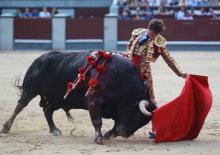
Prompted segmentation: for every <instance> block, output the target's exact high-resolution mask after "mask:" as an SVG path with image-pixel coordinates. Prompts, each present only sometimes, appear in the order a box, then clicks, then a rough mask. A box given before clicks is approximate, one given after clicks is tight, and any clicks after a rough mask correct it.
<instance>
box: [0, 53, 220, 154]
mask: <svg viewBox="0 0 220 155" xmlns="http://www.w3.org/2000/svg"><path fill="white" fill-rule="evenodd" d="M42 53H43V52H42V51H41V52H40V51H30V52H18V51H17V52H12V51H9V52H8V51H5V52H1V53H0V129H1V126H2V124H3V123H4V122H5V121H6V120H7V119H8V118H9V117H10V116H11V114H12V112H13V110H14V108H15V106H16V103H17V100H18V98H19V96H18V95H17V93H18V92H17V90H16V89H15V88H14V87H13V82H14V80H15V79H16V77H18V76H19V75H21V77H23V76H24V74H25V72H26V70H27V68H28V66H29V65H30V64H31V63H32V61H33V60H34V59H35V58H37V57H38V56H40V55H41V54H42ZM171 55H172V56H173V57H174V58H175V59H176V61H177V62H178V64H179V66H181V68H182V70H183V71H185V72H188V73H193V74H201V75H207V76H208V77H209V83H210V88H211V90H212V93H213V99H214V101H213V106H212V108H211V111H210V113H209V115H208V117H207V119H206V121H205V124H204V126H203V128H202V131H201V132H200V135H199V136H198V138H197V139H195V140H191V141H180V142H169V143H159V144H155V143H154V142H153V141H152V140H151V139H148V138H146V136H145V133H146V132H148V131H149V130H150V129H151V124H148V125H146V126H145V127H142V128H141V129H139V130H138V131H137V132H136V133H135V134H134V136H131V137H130V138H128V139H124V138H120V137H118V138H116V139H113V140H111V141H110V143H109V144H107V145H104V146H101V145H97V144H96V143H95V142H94V128H93V126H92V124H91V122H90V118H89V114H88V111H83V110H71V113H72V115H73V117H74V120H73V122H69V121H68V120H67V119H66V116H65V113H64V112H63V111H62V110H58V111H56V112H55V114H54V121H55V123H56V125H57V127H58V128H59V129H61V130H62V133H63V135H62V136H57V137H54V136H52V135H51V134H50V133H49V130H48V125H47V123H46V120H45V118H44V114H43V111H42V109H41V108H40V107H39V104H38V103H39V97H36V98H35V99H34V100H32V101H31V102H30V103H29V105H28V106H27V107H26V108H25V109H24V110H23V111H22V112H21V113H20V114H19V115H18V116H17V118H16V119H15V122H14V124H13V126H12V128H11V131H10V133H9V134H7V135H5V134H0V154H1V155H4V154H16V155H17V154H18V155H21V154H27V155H30V154H37V155H39V154H47V155H52V154H73V155H77V154H90V155H98V154H100V155H102V154H109V155H115V154H120V155H133V154H138V155H146V154H155V155H159V154H160V155H163V154H175V155H177V154H192V155H197V154H198V155H219V154H220V93H219V92H220V73H219V71H220V52H172V53H171ZM152 70H153V77H154V87H155V94H156V97H157V101H158V102H159V105H163V104H164V103H166V102H168V101H170V100H172V99H173V98H175V97H176V96H178V95H179V93H180V91H181V90H182V87H183V85H184V80H183V79H182V78H179V77H177V76H176V75H175V74H174V73H173V72H172V70H171V69H169V67H168V66H167V65H166V63H165V62H164V61H163V59H162V58H159V59H158V61H157V62H156V63H155V64H152ZM103 123H104V124H103V132H105V131H107V130H109V129H110V128H111V127H112V126H113V121H112V120H107V119H104V120H103ZM71 130H72V132H71Z"/></svg>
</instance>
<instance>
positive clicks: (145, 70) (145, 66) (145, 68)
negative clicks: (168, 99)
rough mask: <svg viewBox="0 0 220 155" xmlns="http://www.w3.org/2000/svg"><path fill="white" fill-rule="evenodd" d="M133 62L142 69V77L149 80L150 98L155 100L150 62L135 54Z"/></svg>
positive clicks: (148, 90)
mask: <svg viewBox="0 0 220 155" xmlns="http://www.w3.org/2000/svg"><path fill="white" fill-rule="evenodd" d="M132 62H133V64H134V65H135V66H136V68H137V69H138V70H139V71H140V74H141V77H142V79H144V80H146V82H147V92H148V94H149V98H150V100H155V95H154V89H153V78H152V74H151V67H150V62H146V61H143V59H142V57H141V56H139V55H135V54H134V55H133V56H132Z"/></svg>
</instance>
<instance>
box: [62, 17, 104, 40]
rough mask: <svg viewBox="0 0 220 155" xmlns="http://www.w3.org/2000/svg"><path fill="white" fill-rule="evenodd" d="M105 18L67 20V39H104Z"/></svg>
mask: <svg viewBox="0 0 220 155" xmlns="http://www.w3.org/2000/svg"><path fill="white" fill-rule="evenodd" d="M103 33H104V32H103V18H74V19H73V18H67V19H66V38H67V39H103Z"/></svg>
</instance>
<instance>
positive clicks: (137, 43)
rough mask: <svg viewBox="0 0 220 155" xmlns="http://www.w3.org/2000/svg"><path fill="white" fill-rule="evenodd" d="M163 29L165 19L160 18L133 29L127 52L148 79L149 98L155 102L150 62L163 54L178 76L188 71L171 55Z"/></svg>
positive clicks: (185, 74)
mask: <svg viewBox="0 0 220 155" xmlns="http://www.w3.org/2000/svg"><path fill="white" fill-rule="evenodd" d="M163 30H164V24H163V21H162V20H158V19H153V20H151V21H150V22H149V24H148V27H147V29H145V28H138V29H135V30H133V32H132V36H131V39H130V40H129V43H128V47H127V52H126V55H127V56H128V57H129V58H130V59H131V60H132V62H133V63H134V65H135V66H136V67H137V69H138V70H139V71H140V74H141V77H142V78H143V79H144V80H146V81H147V89H148V92H149V98H150V101H151V102H153V103H154V104H156V102H155V95H154V89H153V79H152V74H151V67H150V63H153V62H155V61H156V60H157V58H158V57H159V56H160V55H161V56H162V57H163V59H164V60H165V62H166V63H167V64H168V66H169V67H170V68H171V69H172V70H173V71H174V72H175V73H176V75H177V76H179V77H182V78H185V77H186V76H187V73H183V72H182V71H181V70H180V68H179V67H178V65H177V63H176V62H175V60H174V59H173V58H172V57H171V56H170V54H169V52H168V50H167V48H166V39H165V38H164V37H163V36H162V35H161V33H162V32H163Z"/></svg>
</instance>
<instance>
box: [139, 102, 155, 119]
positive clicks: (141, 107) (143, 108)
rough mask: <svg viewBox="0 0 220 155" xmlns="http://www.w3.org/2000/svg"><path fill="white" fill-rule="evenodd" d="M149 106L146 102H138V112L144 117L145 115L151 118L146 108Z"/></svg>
mask: <svg viewBox="0 0 220 155" xmlns="http://www.w3.org/2000/svg"><path fill="white" fill-rule="evenodd" d="M148 106H149V102H147V101H146V100H142V101H140V103H139V109H140V111H141V112H142V113H143V114H144V115H147V116H150V117H151V116H152V113H151V112H149V111H148V110H147V109H146V108H147V107H148Z"/></svg>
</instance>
